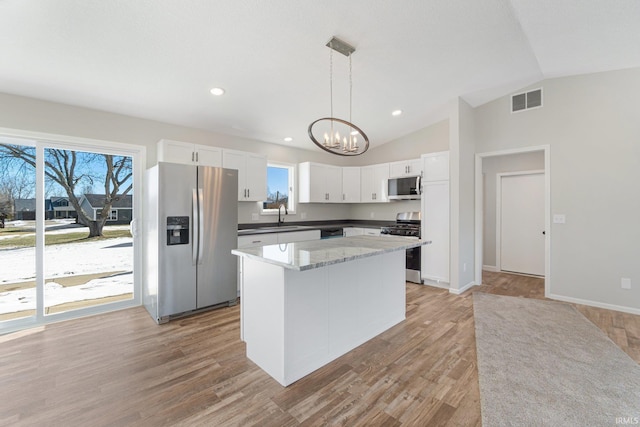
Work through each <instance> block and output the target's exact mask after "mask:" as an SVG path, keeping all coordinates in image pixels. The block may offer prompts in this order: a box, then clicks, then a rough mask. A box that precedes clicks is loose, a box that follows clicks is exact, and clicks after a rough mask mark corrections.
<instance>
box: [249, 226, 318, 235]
mask: <svg viewBox="0 0 640 427" xmlns="http://www.w3.org/2000/svg"><path fill="white" fill-rule="evenodd" d="M309 228H312V227H309V226H306V225H281V226H274V227H257V228H249V229H244V230H239V231H238V234H239V235H242V234H254V233H261V232H265V233H266V232H272V231H292V230H308V229H309Z"/></svg>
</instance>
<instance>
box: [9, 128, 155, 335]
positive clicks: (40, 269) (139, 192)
mask: <svg viewBox="0 0 640 427" xmlns="http://www.w3.org/2000/svg"><path fill="white" fill-rule="evenodd" d="M0 136H3V137H7V138H17V139H21V140H25V142H32V143H34V145H33V146H34V147H35V148H36V155H37V166H38V167H37V168H36V209H37V210H38V211H39V212H43V211H44V147H45V146H48V145H54V146H55V147H56V148H61V149H67V150H79V151H88V150H95V151H97V152H100V153H107V154H119V155H127V156H131V157H132V159H133V160H132V164H133V182H134V183H135V193H136V196H135V197H134V198H133V212H134V215H135V216H134V217H133V220H132V222H131V232H132V234H133V235H134V237H135V238H136V239H135V241H134V245H133V257H134V269H133V288H134V291H133V298H132V299H131V300H126V301H117V302H111V303H105V304H100V305H96V306H90V307H86V308H81V309H76V310H70V311H64V312H61V313H54V314H48V315H46V316H44V315H43V314H42V304H43V301H44V300H43V297H44V215H37V217H36V259H35V267H36V295H37V296H36V314H35V316H30V317H26V318H19V319H15V320H6V321H4V322H2V323H1V324H0V334H5V333H9V332H14V331H18V330H22V329H26V328H31V327H36V326H44V325H46V324H49V323H53V322H58V321H61V320H68V319H74V318H80V317H86V316H90V315H93V314H100V313H106V312H109V311H115V310H121V309H123V308H129V307H135V306H139V305H141V304H142V278H143V275H142V269H143V250H142V249H143V246H144V239H145V236H144V235H143V232H142V219H143V208H142V204H143V203H142V202H143V196H144V194H145V191H146V187H145V182H144V171H145V169H146V162H147V147H146V146H144V145H134V144H127V143H122V142H115V141H107V140H99V139H91V138H82V137H75V136H68V135H60V134H52V133H45V132H36V131H27V130H22V129H12V128H3V127H0Z"/></svg>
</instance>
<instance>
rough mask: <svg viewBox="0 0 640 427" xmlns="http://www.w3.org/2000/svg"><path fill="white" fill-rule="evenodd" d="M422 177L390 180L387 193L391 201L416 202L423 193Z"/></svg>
mask: <svg viewBox="0 0 640 427" xmlns="http://www.w3.org/2000/svg"><path fill="white" fill-rule="evenodd" d="M420 180H421V177H420V175H418V176H408V177H404V178H389V180H388V181H387V186H388V187H387V191H388V193H387V194H388V195H389V200H416V199H419V198H420V193H421V192H422V189H421V186H420Z"/></svg>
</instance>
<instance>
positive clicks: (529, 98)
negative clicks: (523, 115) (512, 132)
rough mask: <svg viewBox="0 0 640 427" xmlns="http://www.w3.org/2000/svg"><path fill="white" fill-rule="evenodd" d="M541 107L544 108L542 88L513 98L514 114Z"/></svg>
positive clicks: (512, 109) (512, 108)
mask: <svg viewBox="0 0 640 427" xmlns="http://www.w3.org/2000/svg"><path fill="white" fill-rule="evenodd" d="M540 107H542V88H540V89H536V90H532V91H530V92H523V93H518V94H515V95H512V96H511V112H512V113H517V112H520V111H524V110H530V109H532V108H540Z"/></svg>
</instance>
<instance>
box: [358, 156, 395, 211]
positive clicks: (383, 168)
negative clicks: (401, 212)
mask: <svg viewBox="0 0 640 427" xmlns="http://www.w3.org/2000/svg"><path fill="white" fill-rule="evenodd" d="M388 179H389V163H382V164H379V165H371V166H363V167H361V168H360V201H361V202H365V203H382V202H387V201H388V198H387V180H388Z"/></svg>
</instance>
